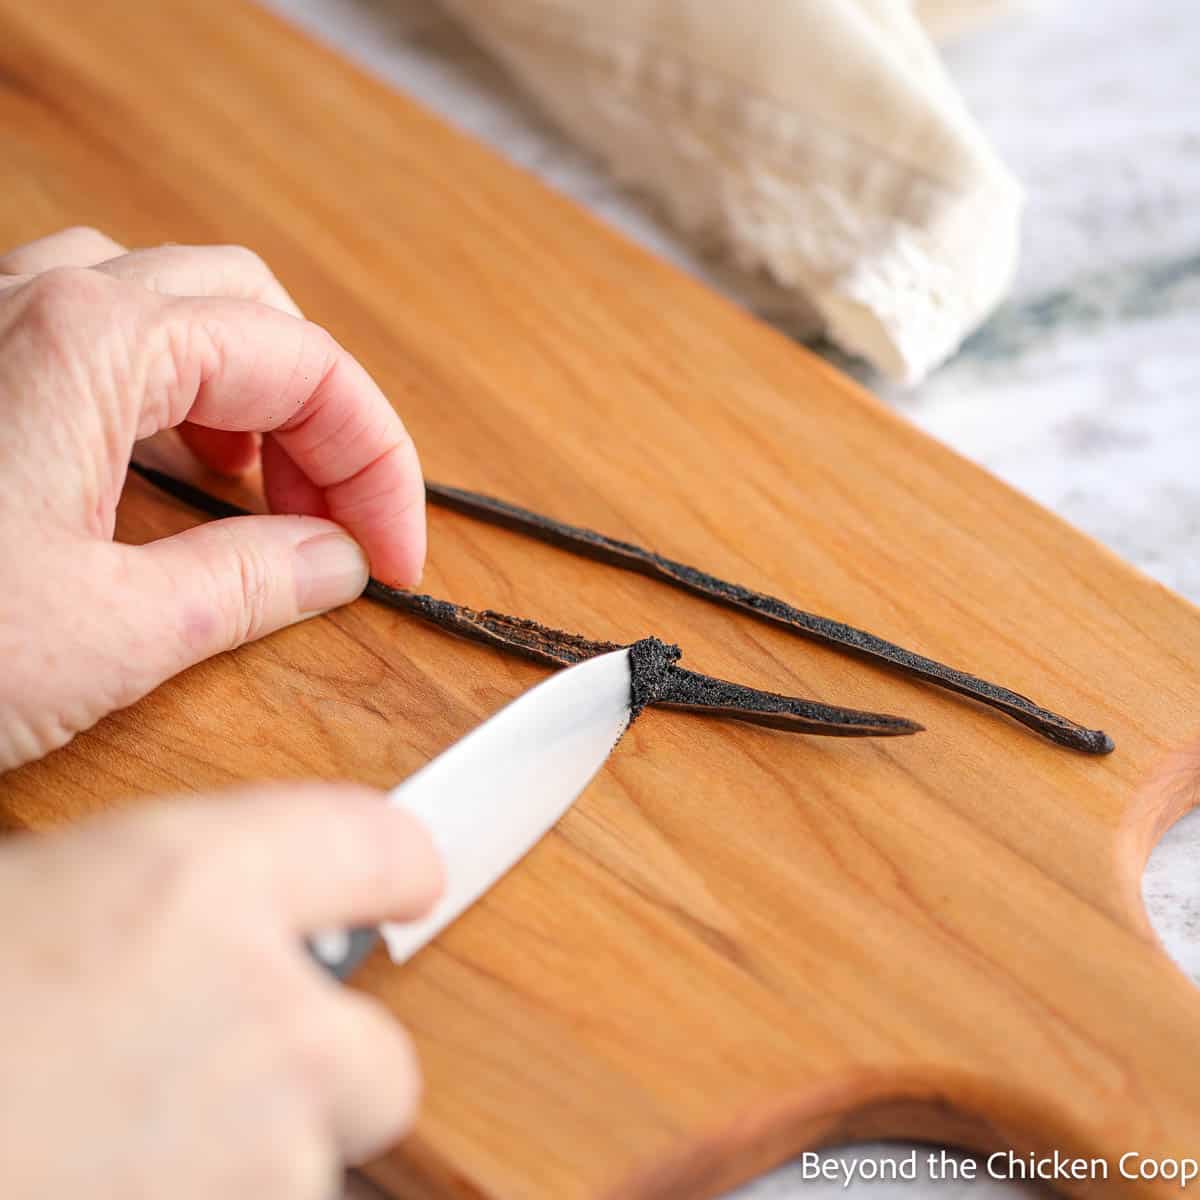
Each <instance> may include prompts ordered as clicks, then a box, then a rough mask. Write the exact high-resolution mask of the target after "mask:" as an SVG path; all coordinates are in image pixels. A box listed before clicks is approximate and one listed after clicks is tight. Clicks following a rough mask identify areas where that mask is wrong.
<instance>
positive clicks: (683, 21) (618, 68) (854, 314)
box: [442, 0, 1021, 382]
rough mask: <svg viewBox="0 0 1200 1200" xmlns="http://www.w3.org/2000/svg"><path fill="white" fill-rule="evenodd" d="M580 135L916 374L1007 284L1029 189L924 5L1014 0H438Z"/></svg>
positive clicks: (841, 336)
mask: <svg viewBox="0 0 1200 1200" xmlns="http://www.w3.org/2000/svg"><path fill="white" fill-rule="evenodd" d="M442 2H443V4H444V5H445V7H446V8H447V9H449V10H450V11H451V12H452V13H454V14H455V16H456V17H457V19H458V20H459V21H461V22H462V23H463V24H464V25H465V26H466V27H468V28H469V29H470V30H471V31H472V33H473V34H474V35H475V36H476V37H477V38H478V39H479V40H480V41H481V42H482V43H483V44H484V45H486V46H487V47H489V48H490V50H491V52H492V53H494V54H495V55H496V57H497V58H499V59H500V60H502V61H503V62H504V63H505V64H506V66H507V67H508V69H509V70H510V71H511V72H512V73H513V74H514V75H515V76H516V77H517V78H518V80H520V81H521V82H522V84H523V85H524V86H525V87H526V88H527V89H528V90H529V91H530V92H531V93H532V94H533V95H534V96H535V97H537V99H538V100H539V101H540V103H541V104H542V106H543V107H544V108H545V109H546V110H547V111H548V112H549V113H550V114H551V116H552V117H553V118H554V119H555V120H556V121H557V122H558V123H559V124H560V125H562V126H563V127H565V128H566V129H567V130H568V131H569V132H570V133H571V134H572V135H573V136H574V137H575V138H576V139H577V140H578V141H579V142H580V143H581V144H583V145H584V146H586V147H588V148H589V149H590V150H591V151H593V152H594V153H596V154H598V155H599V156H600V157H601V158H602V159H603V160H604V161H605V162H606V163H607V164H608V166H609V167H610V168H611V169H612V171H613V172H614V173H615V174H616V175H617V176H618V177H620V178H621V179H623V180H625V181H627V182H628V183H629V184H631V185H634V186H636V187H637V188H639V189H641V190H643V191H645V192H647V193H649V194H650V195H652V196H653V197H655V198H656V199H657V200H658V201H659V202H660V203H661V204H662V205H663V207H664V208H665V210H666V212H667V213H668V214H669V216H670V217H671V218H672V219H673V220H674V221H675V222H676V223H677V224H678V225H680V226H681V227H682V228H684V229H685V230H687V231H688V232H690V233H692V234H694V235H695V236H697V237H699V238H703V239H705V240H706V241H709V242H713V243H715V244H717V245H719V246H721V247H723V248H726V249H727V250H728V251H729V252H730V253H731V254H732V255H733V256H734V258H735V259H736V260H737V261H738V262H739V263H740V264H742V265H743V266H746V267H751V268H761V269H765V270H766V271H767V272H768V273H769V274H770V275H771V276H772V277H773V278H774V279H776V280H777V281H778V282H780V283H782V284H784V285H785V286H786V287H787V288H789V289H790V290H791V291H792V292H793V293H794V294H795V296H796V303H797V308H798V310H799V311H801V312H805V313H808V314H810V315H812V316H813V317H814V319H815V323H816V324H817V325H819V326H820V327H823V328H824V329H825V331H826V332H827V334H828V336H829V337H830V338H831V339H832V340H833V341H834V342H835V343H836V344H838V345H839V346H841V347H842V348H843V349H845V350H847V351H849V352H850V353H853V354H858V355H861V356H863V357H865V358H867V359H868V360H869V361H871V362H872V363H874V364H875V365H876V366H878V367H879V368H880V369H882V370H883V371H885V372H886V373H887V374H889V375H890V376H892V377H893V378H897V379H901V380H904V381H907V382H915V381H916V380H918V379H920V378H921V377H922V376H923V375H924V374H925V373H926V372H928V371H929V370H930V369H932V368H933V367H935V366H936V365H937V364H938V363H940V362H942V361H943V360H944V359H945V358H947V357H948V356H949V355H950V354H952V353H953V352H954V350H955V349H956V348H957V347H958V345H959V343H960V342H961V341H962V339H963V338H964V337H965V336H966V335H967V334H968V333H969V332H970V331H971V330H972V329H973V328H974V327H975V326H976V325H977V324H978V323H979V322H980V321H982V320H983V318H984V317H986V316H987V314H988V313H989V312H990V311H991V309H992V308H993V307H994V306H995V304H996V303H997V301H998V300H999V299H1000V298H1001V296H1002V295H1003V294H1004V292H1005V290H1006V288H1007V286H1008V284H1009V281H1010V279H1011V276H1012V271H1013V267H1014V264H1015V259H1016V250H1017V233H1018V220H1019V213H1020V207H1021V196H1020V189H1019V187H1018V186H1017V184H1016V182H1015V181H1014V180H1013V178H1012V177H1011V176H1010V175H1009V173H1008V171H1007V170H1006V169H1005V167H1004V166H1003V164H1002V163H1001V162H1000V161H999V159H998V158H997V157H996V155H995V154H994V153H993V152H992V150H991V148H990V147H989V145H988V144H987V142H986V140H985V139H984V137H983V136H982V134H981V133H980V132H979V130H978V129H977V127H976V126H975V124H974V122H973V121H972V120H971V117H970V115H969V114H968V113H967V111H966V109H965V107H964V105H963V104H962V101H961V100H960V98H959V96H958V94H957V92H956V91H955V89H954V86H953V84H952V83H951V82H950V79H949V77H948V76H947V74H946V72H945V70H944V69H943V67H942V64H941V62H940V60H939V58H938V54H937V51H936V49H935V47H934V45H933V42H932V41H931V38H930V34H929V32H928V31H927V29H926V27H925V25H924V24H923V23H922V20H923V19H924V20H927V21H929V22H930V27H931V28H933V29H935V30H939V31H955V30H957V29H958V28H960V27H961V25H962V24H963V22H964V21H968V20H970V19H972V18H973V17H975V16H977V15H978V13H979V12H980V11H981V10H985V9H986V8H988V7H989V6H995V5H996V4H997V3H998V0H919V10H920V11H918V10H917V9H914V7H913V5H912V3H910V0H753V3H736V4H735V3H732V2H731V0H606V3H604V4H595V3H594V2H593V0H487V3H479V2H478V0H442Z"/></svg>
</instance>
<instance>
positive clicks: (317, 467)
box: [136, 299, 425, 586]
mask: <svg viewBox="0 0 1200 1200" xmlns="http://www.w3.org/2000/svg"><path fill="white" fill-rule="evenodd" d="M151 320H152V323H153V325H155V326H156V328H154V329H152V331H151V337H150V339H149V343H150V350H149V358H150V361H149V362H147V363H146V364H144V367H143V370H144V375H145V377H146V378H147V380H148V381H153V382H148V385H147V387H146V388H145V389H144V397H143V410H142V414H141V418H140V421H139V425H138V429H137V433H136V436H137V437H146V436H148V435H149V434H151V433H154V432H157V431H158V430H159V429H161V428H164V427H166V426H174V425H178V424H179V423H180V422H181V421H183V420H184V419H187V420H190V421H192V422H194V423H196V424H198V425H205V426H208V427H210V428H213V429H223V430H243V431H244V430H252V431H257V432H262V433H267V432H273V433H274V435H275V438H276V439H277V441H278V443H279V445H280V447H281V448H282V449H283V450H285V451H286V453H287V456H288V457H289V458H290V459H291V460H292V461H293V462H294V463H295V465H296V466H297V467H298V468H299V469H300V471H301V472H303V474H304V475H305V476H306V477H307V478H308V479H309V480H310V481H311V482H312V483H313V484H314V485H315V486H316V487H317V488H318V489H319V490H320V491H321V492H322V494H323V497H324V501H325V505H326V507H327V511H328V513H329V515H330V517H332V518H333V520H335V521H337V522H339V523H340V524H342V525H345V526H346V528H347V529H348V530H349V531H350V532H351V533H352V534H353V535H354V536H355V537H356V538H357V539H358V541H359V542H360V543H361V544H362V546H363V548H364V549H365V550H366V552H367V555H368V557H369V559H370V562H371V566H372V572H373V574H375V575H377V576H379V577H380V578H382V579H383V580H384V581H385V582H389V583H395V584H399V585H401V586H404V585H409V584H413V583H416V582H417V580H418V579H419V578H420V575H421V569H422V566H423V564H424V560H425V489H424V483H423V481H422V478H421V468H420V463H419V461H418V458H417V453H416V449H415V447H414V446H413V444H412V440H411V439H410V438H409V436H408V434H407V432H406V430H405V428H404V426H403V424H402V423H401V421H400V418H399V417H398V416H397V415H396V413H395V412H394V410H393V409H392V407H391V405H390V404H388V402H387V400H386V398H385V397H384V395H383V393H382V392H380V390H379V388H378V387H377V386H376V384H375V383H374V381H373V380H372V379H371V377H370V375H368V374H367V372H366V370H365V369H364V368H363V367H362V365H361V364H360V363H358V362H357V361H356V360H355V359H354V358H352V357H351V356H350V355H349V354H347V353H346V351H345V350H343V349H342V347H341V346H339V345H338V343H337V342H336V341H334V339H333V338H332V337H330V335H329V334H328V333H326V332H325V331H324V330H323V329H321V328H320V327H319V326H316V325H313V324H311V323H309V322H306V321H302V320H297V319H296V318H294V317H290V316H287V315H286V314H283V313H279V312H275V311H272V310H271V309H269V308H266V307H264V306H262V305H258V304H249V303H245V302H243V301H236V300H224V299H220V300H218V299H186V300H173V301H170V302H169V303H167V304H165V305H163V306H161V308H159V309H158V310H157V311H156V312H154V313H153V314H152V317H151Z"/></svg>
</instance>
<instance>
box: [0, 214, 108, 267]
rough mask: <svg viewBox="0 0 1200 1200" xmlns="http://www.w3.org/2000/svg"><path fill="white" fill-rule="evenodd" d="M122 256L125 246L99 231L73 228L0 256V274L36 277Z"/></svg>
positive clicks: (77, 226)
mask: <svg viewBox="0 0 1200 1200" xmlns="http://www.w3.org/2000/svg"><path fill="white" fill-rule="evenodd" d="M124 253H125V247H124V246H122V245H121V244H120V243H119V242H114V241H113V240H112V238H110V237H107V236H106V235H105V234H103V233H101V232H100V231H99V230H98V229H90V228H88V227H87V226H85V225H75V226H72V227H71V228H70V229H61V230H59V232H58V233H52V234H50V236H49V237H44V238H38V240H37V241H35V242H28V243H26V244H25V245H24V246H18V247H17V248H16V249H15V250H10V251H8V253H7V254H4V255H2V256H0V273H2V274H5V275H37V274H40V273H41V272H42V271H52V270H53V269H54V268H55V267H94V266H95V265H96V264H97V263H102V262H106V261H107V260H108V259H110V258H115V257H116V256H117V255H119V254H124Z"/></svg>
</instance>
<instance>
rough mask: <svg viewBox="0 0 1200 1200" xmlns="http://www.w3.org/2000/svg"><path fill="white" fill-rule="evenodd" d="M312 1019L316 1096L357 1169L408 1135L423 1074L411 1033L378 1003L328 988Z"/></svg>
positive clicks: (341, 1148) (346, 1158) (341, 1149)
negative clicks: (322, 1100)
mask: <svg viewBox="0 0 1200 1200" xmlns="http://www.w3.org/2000/svg"><path fill="white" fill-rule="evenodd" d="M323 990H325V991H326V997H327V998H326V999H325V1000H324V1004H325V1008H324V1009H323V1011H322V1012H321V1013H320V1015H319V1017H318V1018H317V1019H316V1020H315V1021H313V1023H312V1026H311V1027H312V1029H313V1030H314V1031H315V1032H314V1035H313V1036H316V1037H320V1039H321V1044H320V1045H319V1046H318V1047H315V1048H314V1050H315V1054H314V1059H315V1064H316V1070H317V1072H318V1076H319V1077H318V1080H317V1086H318V1089H319V1092H318V1094H319V1095H321V1096H323V1097H324V1098H325V1102H326V1104H327V1106H328V1107H327V1113H328V1120H329V1123H330V1132H331V1133H332V1135H333V1138H334V1140H335V1142H336V1144H337V1147H338V1150H339V1152H340V1154H341V1157H342V1161H343V1162H345V1163H346V1164H348V1165H351V1166H356V1165H358V1164H360V1163H363V1162H366V1161H367V1160H368V1159H370V1158H374V1157H376V1156H377V1155H379V1154H380V1153H381V1152H382V1151H384V1150H386V1149H387V1148H388V1147H389V1146H390V1145H392V1144H393V1143H394V1142H395V1141H396V1140H397V1139H398V1138H400V1137H401V1136H402V1135H403V1134H404V1133H406V1132H407V1131H408V1129H409V1128H410V1126H411V1125H412V1123H413V1119H414V1117H415V1116H416V1112H417V1105H418V1103H419V1101H420V1097H421V1069H420V1064H419V1063H418V1061H417V1056H416V1052H415V1050H414V1049H413V1045H412V1042H411V1040H410V1039H409V1037H408V1035H407V1034H406V1033H405V1032H404V1030H403V1029H402V1028H401V1027H400V1025H399V1024H398V1022H397V1021H396V1019H395V1018H394V1017H393V1016H392V1015H391V1014H390V1013H388V1012H387V1011H386V1010H385V1009H384V1008H383V1007H381V1006H380V1005H379V1004H377V1003H376V1002H375V1001H374V1000H371V999H370V998H369V997H367V996H364V995H362V994H360V993H357V992H353V991H350V990H348V989H345V988H334V987H329V988H327V989H323Z"/></svg>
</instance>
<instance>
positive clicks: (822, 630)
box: [425, 483, 1113, 754]
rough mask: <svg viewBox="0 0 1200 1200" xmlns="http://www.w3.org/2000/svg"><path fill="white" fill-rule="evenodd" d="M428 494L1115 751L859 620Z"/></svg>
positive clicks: (518, 511)
mask: <svg viewBox="0 0 1200 1200" xmlns="http://www.w3.org/2000/svg"><path fill="white" fill-rule="evenodd" d="M425 491H426V496H427V497H428V498H429V500H430V501H432V502H433V503H434V504H437V505H439V506H441V507H442V508H449V509H452V510H454V511H455V512H460V513H463V514H464V515H465V516H468V517H474V518H476V519H477V520H483V521H487V522H490V523H491V524H493V525H500V526H503V527H505V528H507V529H512V530H515V531H516V532H518V533H522V534H526V535H528V536H530V537H534V538H537V539H539V540H540V541H543V542H547V543H549V544H550V545H552V546H558V547H561V548H562V549H564V550H568V551H570V552H571V553H572V554H579V555H582V556H583V557H585V558H592V559H595V560H597V561H599V562H604V563H609V564H611V565H613V566H616V567H621V568H623V569H624V570H627V571H635V572H637V573H638V574H641V575H648V576H650V577H651V578H652V579H660V580H663V581H664V582H666V583H669V584H671V585H672V586H674V587H677V588H681V589H682V590H684V591H688V592H693V593H695V594H696V595H699V596H703V597H704V598H705V599H707V600H712V601H715V602H716V603H718V604H723V605H726V606H728V607H730V608H736V609H738V610H739V611H742V612H748V613H750V614H751V615H753V616H755V617H758V618H760V619H761V620H764V621H770V622H771V623H773V624H776V625H781V626H783V628H785V629H788V630H790V631H791V632H792V633H796V634H799V635H801V636H802V637H806V638H810V639H812V640H814V641H818V642H822V643H824V644H826V645H831V646H835V647H837V648H838V649H841V650H846V651H849V652H850V653H852V654H855V655H857V656H859V657H863V658H868V659H871V660H874V661H876V662H883V663H886V664H888V665H889V666H892V667H896V668H898V669H899V670H901V671H903V672H904V673H906V674H908V675H914V676H916V677H917V678H919V679H924V680H926V681H928V682H929V683H932V684H934V685H935V686H937V687H941V688H945V689H947V690H948V691H951V692H958V693H960V694H961V695H964V696H969V697H970V698H971V699H973V700H978V701H979V702H980V703H981V704H986V705H988V706H990V707H991V708H995V709H999V710H1000V711H1001V712H1004V713H1007V714H1008V715H1009V716H1010V717H1012V718H1013V719H1014V720H1016V721H1020V722H1021V724H1022V725H1027V726H1028V727H1029V728H1030V729H1032V730H1034V731H1035V732H1037V733H1040V734H1041V735H1042V736H1043V737H1046V738H1049V739H1050V741H1052V742H1057V743H1058V744H1059V745H1061V746H1067V747H1068V748H1070V749H1072V750H1081V751H1083V752H1084V753H1087V754H1108V753H1110V752H1111V751H1112V749H1113V741H1112V738H1110V737H1109V736H1108V734H1106V733H1105V732H1104V731H1103V730H1099V729H1087V728H1084V727H1083V726H1081V725H1077V724H1076V723H1075V722H1074V721H1070V720H1068V719H1067V718H1066V717H1063V716H1060V715H1059V714H1058V713H1055V712H1051V711H1050V710H1049V709H1045V708H1042V707H1041V706H1040V705H1038V704H1035V703H1034V701H1032V700H1030V699H1029V697H1028V696H1022V695H1021V694H1020V693H1019V692H1013V691H1010V690H1009V689H1008V688H1005V687H1001V686H1000V685H999V684H995V683H989V682H988V681H987V680H986V679H980V678H978V677H977V676H975V675H970V674H968V673H967V672H966V671H959V670H957V669H956V668H954V667H948V666H946V665H945V664H944V663H940V662H937V661H936V660H934V659H932V658H926V657H925V656H924V655H921V654H916V653H914V652H913V651H912V650H906V649H905V648H904V647H903V646H898V645H896V644H895V643H894V642H889V641H885V640H884V639H883V638H880V637H876V636H875V635H874V634H873V633H867V632H866V631H865V630H863V629H857V628H855V627H854V626H853V625H846V624H843V623H842V622H841V621H834V620H831V619H830V618H829V617H820V616H817V615H816V614H814V613H810V612H805V611H803V610H802V609H799V608H794V607H793V606H792V605H790V604H788V603H787V602H786V601H784V600H780V599H778V598H776V597H775V596H769V595H767V594H765V593H764V592H756V591H752V590H751V589H750V588H746V587H742V586H741V585H740V584H736V583H730V582H728V581H727V580H724V579H719V578H717V576H715V575H709V574H708V573H707V572H705V571H701V570H698V569H697V568H696V567H691V566H688V565H687V564H686V563H681V562H676V561H674V560H673V559H670V558H665V557H664V556H663V555H661V554H656V553H655V552H654V551H653V550H647V549H645V548H644V547H642V546H637V545H634V544H633V543H631V542H623V541H619V540H618V539H616V538H611V537H608V536H607V535H606V534H603V533H597V532H596V531H595V530H592V529H586V528H583V527H581V526H578V525H568V524H566V523H565V522H563V521H557V520H555V519H554V518H552V517H546V516H543V515H542V514H541V513H535V512H530V511H529V510H528V509H524V508H520V507H518V506H517V505H515V504H509V503H508V502H507V501H505V500H498V499H496V498H495V497H494V496H486V495H483V494H482V493H479V492H469V491H466V490H464V489H463V488H456V487H449V486H447V485H446V484H441V483H426V485H425Z"/></svg>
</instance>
